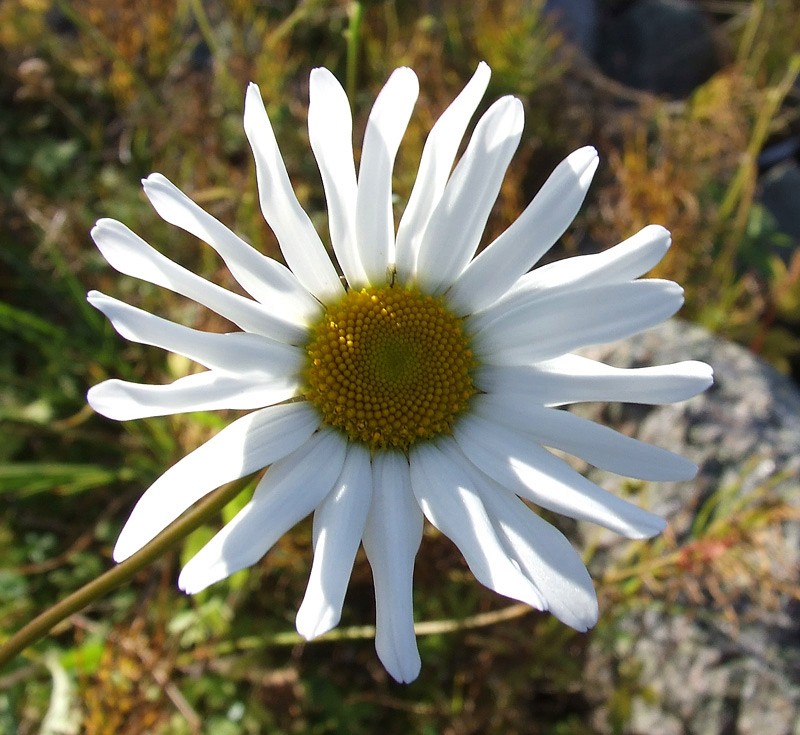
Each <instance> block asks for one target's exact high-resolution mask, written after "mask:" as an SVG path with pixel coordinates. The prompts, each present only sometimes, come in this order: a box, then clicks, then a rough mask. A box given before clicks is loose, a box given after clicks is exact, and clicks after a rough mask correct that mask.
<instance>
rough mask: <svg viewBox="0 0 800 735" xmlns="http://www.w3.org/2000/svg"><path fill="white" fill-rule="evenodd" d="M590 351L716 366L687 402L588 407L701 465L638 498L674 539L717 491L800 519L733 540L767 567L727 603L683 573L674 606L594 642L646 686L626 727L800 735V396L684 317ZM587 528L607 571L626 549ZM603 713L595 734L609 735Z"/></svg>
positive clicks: (682, 537) (614, 480) (640, 614)
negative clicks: (693, 473) (709, 381)
mask: <svg viewBox="0 0 800 735" xmlns="http://www.w3.org/2000/svg"><path fill="white" fill-rule="evenodd" d="M584 354H587V355H588V356H590V357H593V358H595V359H602V360H603V361H605V362H608V363H610V364H614V365H618V366H621V367H633V366H639V365H649V364H658V363H668V362H675V361H679V360H683V359H699V360H704V361H705V362H708V363H710V364H711V365H712V366H713V367H714V370H715V377H716V382H715V385H714V387H713V388H712V389H710V390H709V391H707V392H706V393H705V394H703V395H700V396H697V397H696V398H693V399H692V400H690V401H686V402H684V403H679V404H675V405H668V406H660V407H646V406H622V407H620V406H616V405H615V406H612V407H610V408H606V409H604V408H602V407H594V408H592V407H588V406H585V407H582V409H581V413H583V414H584V415H591V416H593V417H594V418H601V414H604V416H602V418H603V420H605V421H609V420H613V422H614V423H616V424H617V425H618V426H619V427H621V428H622V429H623V430H627V433H632V434H633V435H635V436H636V437H637V438H639V439H643V440H645V441H649V442H651V443H653V444H657V445H659V446H663V447H666V448H668V449H671V450H673V451H675V452H678V453H680V454H683V455H685V456H688V457H691V458H692V459H693V460H694V461H695V462H697V463H698V465H699V466H700V472H699V474H698V476H697V478H696V479H695V480H693V481H691V482H685V483H644V484H642V487H641V488H640V492H638V493H637V494H636V497H635V499H634V500H635V502H636V503H637V504H639V505H642V506H643V507H646V508H649V509H651V510H653V511H655V512H657V513H660V514H663V515H665V516H667V517H668V519H669V521H670V529H671V532H672V533H674V534H675V538H676V541H677V543H679V544H681V543H685V542H686V541H687V540H689V539H690V538H691V531H692V524H693V523H694V522H695V521H696V519H697V517H698V510H699V509H701V508H702V506H703V503H704V502H705V501H706V500H707V499H708V498H709V497H710V496H711V495H712V493H714V492H715V491H716V490H718V488H720V487H723V488H728V489H729V493H728V495H727V497H728V498H729V500H730V501H731V502H733V503H736V502H739V501H748V500H752V501H753V502H755V503H758V502H762V500H761V498H762V496H761V495H759V493H763V492H764V488H765V487H767V486H769V487H770V493H771V497H772V498H774V499H777V500H778V501H781V502H783V503H785V504H786V505H787V506H788V508H789V509H790V510H791V511H793V515H792V516H790V517H786V518H785V520H783V521H782V522H776V523H775V525H774V526H772V527H768V528H765V529H762V531H761V535H760V536H759V538H758V542H755V541H751V540H750V539H745V541H743V542H742V543H741V544H739V545H737V548H736V549H735V551H736V554H737V558H743V559H749V560H751V561H754V562H756V563H757V564H756V567H749V566H746V567H743V569H745V570H751V569H753V568H759V569H760V574H752V573H750V576H747V574H746V573H745V577H744V578H741V574H743V572H740V578H738V579H736V580H733V581H732V583H731V588H730V589H727V590H726V592H727V593H728V599H726V600H725V601H724V602H721V601H720V596H719V595H717V594H715V590H714V589H706V588H703V586H702V583H703V581H704V579H705V578H704V577H700V578H698V579H690V578H689V577H688V576H687V578H686V580H685V589H684V584H683V583H681V584H680V585H678V589H679V590H680V594H679V595H678V597H677V599H675V600H673V601H671V603H670V604H669V605H661V606H660V607H659V606H657V605H656V604H654V603H651V604H648V605H647V606H646V608H645V609H642V610H634V611H631V612H628V613H626V614H625V615H624V616H623V618H622V619H621V620H620V621H619V622H618V623H616V627H615V630H616V633H617V635H616V637H615V640H614V641H613V642H609V641H608V640H605V641H602V640H599V639H595V640H594V641H593V642H592V644H591V646H590V651H589V660H588V667H589V669H590V670H591V671H594V672H603V671H606V672H609V671H610V672H613V671H617V670H619V668H620V666H623V667H624V668H625V669H626V670H631V668H633V670H638V675H637V678H638V684H639V686H640V687H641V689H639V690H635V691H636V692H638V693H634V695H632V701H631V715H630V720H629V723H628V726H627V728H626V729H625V730H624V732H628V733H657V734H658V735H673V734H674V735H722V734H723V733H736V735H764V734H766V733H769V735H800V724H798V723H800V602H799V601H798V597H797V593H798V590H800V575H799V573H798V569H799V567H800V479H799V478H800V392H799V391H798V389H797V387H796V386H795V385H794V384H793V383H792V382H791V381H789V380H788V379H787V378H785V377H784V376H782V375H780V374H779V373H777V372H776V371H775V370H773V369H772V368H771V367H770V366H768V365H766V364H764V363H763V362H762V361H760V360H759V359H758V358H756V357H755V356H754V355H752V354H751V353H750V352H748V351H747V350H745V349H743V348H741V347H739V346H737V345H733V344H730V343H728V342H725V341H723V340H721V339H718V338H716V337H714V336H712V335H710V334H708V333H707V332H705V331H704V330H702V329H700V328H698V327H693V326H690V325H687V324H684V323H681V322H679V321H677V320H674V321H672V322H670V323H667V324H664V325H662V326H661V327H659V328H657V329H654V330H650V331H649V332H647V333H646V334H644V335H640V336H638V337H637V338H635V339H632V340H627V341H625V342H623V343H621V344H618V345H614V346H602V347H598V348H592V349H591V350H588V351H584ZM589 474H590V476H591V477H592V479H594V480H595V481H596V482H598V483H599V484H601V485H602V486H603V487H605V488H606V489H608V490H611V491H614V492H620V493H624V492H625V488H626V487H628V488H629V487H630V483H629V482H628V484H627V486H626V481H625V480H624V479H622V478H619V477H616V476H613V475H610V474H608V473H601V472H598V471H592V472H590V473H589ZM582 531H583V533H584V534H585V536H586V537H587V539H586V540H587V541H589V542H591V543H595V542H596V543H598V544H599V548H600V549H601V553H600V554H599V556H598V557H597V559H598V562H599V565H600V566H603V565H604V564H607V563H609V561H610V560H611V559H614V558H618V557H619V555H620V554H622V553H624V552H625V549H626V548H629V542H627V541H625V540H622V541H620V540H619V539H618V538H616V537H614V535H613V534H610V533H607V532H597V531H595V530H592V529H582ZM698 581H699V584H698ZM690 585H694V586H693V587H690ZM769 590H772V592H771V593H770V594H771V595H772V596H771V597H770V598H769V599H770V600H771V603H769V604H768V603H767V602H766V601H765V600H767V598H768V597H769V595H768V594H767V592H768V591H769ZM775 590H778V592H777V593H775V592H774V591H775ZM667 608H669V609H667ZM607 614H613V611H607ZM611 678H613V677H611ZM609 687H611V688H612V689H613V684H609ZM607 693H608V692H607ZM602 706H603V705H602V704H601V710H600V713H599V715H598V729H599V731H601V732H606V731H609V730H608V729H607V727H608V726H607V722H608V720H607V718H604V716H603V714H602ZM603 723H606V725H605V727H604V726H603Z"/></svg>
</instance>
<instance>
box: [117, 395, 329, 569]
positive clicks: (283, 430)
mask: <svg viewBox="0 0 800 735" xmlns="http://www.w3.org/2000/svg"><path fill="white" fill-rule="evenodd" d="M319 423H320V418H319V415H318V414H317V412H316V411H315V410H314V409H313V408H311V406H309V405H308V403H305V402H303V403H290V404H284V405H280V406H270V407H269V408H262V409H261V410H260V411H254V412H253V413H251V414H248V415H247V416H243V417H242V418H240V419H237V420H236V421H234V422H233V423H232V424H230V425H228V426H226V427H225V428H224V429H223V430H222V431H220V432H219V434H217V435H216V436H214V437H213V438H211V439H209V440H208V441H207V442H206V443H205V444H203V445H201V446H199V447H198V448H197V449H195V450H194V451H193V452H191V453H190V454H187V455H186V456H185V457H184V458H183V459H181V460H180V461H179V462H178V463H177V464H175V465H173V466H172V467H170V468H169V469H168V470H167V471H166V472H165V473H164V474H163V475H161V477H159V478H158V479H157V480H156V481H155V482H154V483H153V484H152V485H151V486H150V487H149V488H148V489H147V490H146V491H145V493H144V495H142V497H141V498H140V499H139V502H138V503H137V504H136V507H135V508H134V509H133V512H132V513H131V516H130V518H128V522H127V523H126V524H125V527H124V528H123V529H122V532H121V533H120V535H119V539H118V540H117V545H116V546H115V547H114V560H115V561H123V560H124V559H127V558H128V557H129V556H130V555H131V554H134V553H135V552H137V551H138V550H139V549H141V548H142V546H144V545H145V544H146V543H148V542H149V541H151V540H152V539H153V538H155V536H156V535H157V534H158V533H160V532H161V531H163V530H164V529H165V528H166V527H167V526H168V525H169V524H170V523H172V521H174V520H175V519H176V518H177V517H178V516H179V515H181V513H183V512H184V511H185V510H186V509H187V508H189V506H191V505H192V504H193V503H196V502H197V501H198V500H200V498H202V497H204V496H205V495H207V494H208V493H210V492H211V491H212V490H214V489H216V488H218V487H219V486H220V485H224V484H225V483H226V482H231V481H232V480H238V479H239V478H241V477H245V476H247V475H249V474H251V473H253V472H256V471H257V470H260V469H262V468H264V467H266V466H267V465H270V464H272V463H273V462H275V461H276V460H279V459H281V458H282V457H285V456H286V455H287V454H289V453H290V452H293V451H294V450H295V449H297V448H298V447H299V446H301V445H302V444H303V443H304V442H305V441H306V440H307V439H308V437H310V436H311V434H313V433H314V431H315V430H316V429H317V427H318V426H319Z"/></svg>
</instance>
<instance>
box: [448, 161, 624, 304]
mask: <svg viewBox="0 0 800 735" xmlns="http://www.w3.org/2000/svg"><path fill="white" fill-rule="evenodd" d="M598 162H599V159H598V157H597V151H596V150H595V149H594V148H592V147H591V146H586V147H585V148H580V149H579V150H577V151H575V152H574V153H572V154H570V155H569V156H567V158H566V159H564V160H563V161H562V162H561V163H560V164H559V165H558V166H557V167H556V169H555V171H553V173H552V174H550V177H549V178H548V179H547V181H546V182H545V183H544V186H542V188H541V189H540V190H539V192H538V194H536V196H535V197H534V198H533V201H532V202H531V203H530V204H529V205H528V206H527V207H526V209H525V211H524V212H523V213H522V214H521V215H520V216H519V218H518V219H517V220H516V221H515V222H514V223H513V224H512V225H511V226H510V227H509V228H508V229H507V230H506V231H505V232H504V233H503V234H502V235H500V237H498V238H497V239H496V240H495V241H494V242H492V243H491V244H490V245H489V246H488V247H486V249H485V250H483V252H481V253H479V254H478V256H477V257H476V258H475V259H474V260H473V261H472V262H471V263H470V264H469V265H468V266H467V268H466V270H465V271H464V272H463V273H462V274H461V275H460V276H459V277H458V280H457V281H456V282H455V283H454V284H453V286H452V288H451V289H450V291H449V293H448V300H449V302H450V305H451V307H452V308H453V310H454V311H455V312H456V313H458V314H461V315H463V314H471V313H474V312H476V311H480V310H481V309H485V308H486V307H487V306H490V305H491V304H492V303H494V302H495V301H497V300H498V299H499V298H500V297H501V296H502V295H503V294H504V293H505V292H506V291H507V290H508V289H509V288H510V287H511V286H512V285H513V284H514V282H515V281H516V280H517V279H518V278H519V277H520V276H521V275H522V274H523V273H525V271H527V270H528V269H529V268H531V267H532V266H533V264H534V263H536V262H537V261H538V260H539V258H541V257H542V255H544V254H545V253H546V252H547V251H548V250H549V249H550V248H551V247H553V245H554V244H555V242H556V240H558V238H559V237H561V235H563V234H564V232H565V231H566V229H567V227H569V225H570V224H571V223H572V220H573V219H575V215H577V214H578V210H579V209H580V207H581V204H583V200H584V197H585V196H586V192H587V191H588V190H589V184H591V183H592V178H593V176H594V172H595V171H596V170H597V164H598ZM633 277H635V276H633Z"/></svg>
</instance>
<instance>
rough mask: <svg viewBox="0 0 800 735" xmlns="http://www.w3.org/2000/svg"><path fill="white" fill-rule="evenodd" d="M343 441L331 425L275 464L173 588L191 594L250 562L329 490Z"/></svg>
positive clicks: (261, 554) (341, 457) (342, 455)
mask: <svg viewBox="0 0 800 735" xmlns="http://www.w3.org/2000/svg"><path fill="white" fill-rule="evenodd" d="M346 441H347V440H346V439H345V438H344V437H343V436H342V435H341V434H340V433H339V432H338V431H335V430H333V429H328V430H325V431H320V432H318V433H317V434H316V435H314V436H313V437H312V438H311V439H309V440H308V441H307V442H306V443H305V444H303V446H301V447H300V448H299V449H297V450H296V451H294V452H292V454H290V455H289V456H288V457H284V458H283V459H281V460H279V461H277V462H275V464H273V465H272V467H270V468H269V470H267V474H266V475H264V477H263V478H262V480H261V482H260V483H259V484H258V486H257V487H256V490H255V493H254V494H253V499H252V500H251V501H250V502H249V503H247V505H245V506H244V508H242V509H241V510H240V511H239V512H238V513H237V514H236V516H235V517H234V518H233V520H231V522H230V523H228V524H227V525H226V526H225V527H224V528H223V529H222V530H221V531H220V532H219V533H217V535H216V536H214V537H213V538H212V539H211V541H209V542H208V543H207V544H206V545H205V546H204V547H203V548H202V549H200V551H198V552H197V554H195V556H194V557H192V559H191V560H190V561H189V563H188V564H187V565H186V566H185V567H184V568H183V571H182V572H181V574H180V577H178V586H179V587H180V588H181V589H182V590H183V591H184V592H186V593H187V594H194V593H195V592H200V590H204V589H205V588H206V587H208V586H209V585H210V584H213V583H214V582H218V581H219V580H221V579H225V577H228V576H230V575H231V574H233V573H234V572H238V571H239V570H240V569H244V568H245V567H249V566H251V565H252V564H255V563H256V562H257V561H258V560H259V559H260V558H261V557H262V556H264V554H266V553H267V551H269V550H270V548H272V546H273V544H274V543H275V542H276V541H277V540H278V539H279V538H280V537H281V536H283V534H284V533H286V532H287V531H288V530H289V529H290V528H291V527H292V526H294V525H295V524H296V523H298V522H299V521H301V520H302V519H303V518H305V517H306V516H307V515H308V514H309V513H311V511H312V510H314V508H315V507H316V506H317V505H318V504H319V503H320V502H321V501H322V499H323V498H324V497H325V496H326V495H327V494H328V493H329V492H330V490H331V488H332V487H333V483H334V482H336V478H337V476H338V475H339V471H340V470H341V468H342V462H343V461H344V455H345V448H346Z"/></svg>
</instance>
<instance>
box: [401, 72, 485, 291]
mask: <svg viewBox="0 0 800 735" xmlns="http://www.w3.org/2000/svg"><path fill="white" fill-rule="evenodd" d="M491 74H492V72H491V70H490V69H489V65H488V64H486V62H483V61H481V63H480V64H478V68H477V69H476V70H475V74H473V75H472V79H470V81H469V82H468V83H467V86H466V87H464V89H463V90H462V91H461V94H459V95H458V97H456V98H455V99H454V100H453V102H452V103H451V104H450V106H449V107H448V108H447V109H446V110H445V111H444V112H443V113H442V115H441V116H440V117H439V119H438V120H437V121H436V124H435V125H434V126H433V128H431V132H430V133H429V134H428V139H427V140H426V141H425V147H424V148H423V149H422V158H421V159H420V163H419V173H418V174H417V179H416V181H415V182H414V188H413V189H412V190H411V196H409V198H408V204H407V205H406V208H405V211H404V212H403V216H402V218H401V219H400V224H399V225H398V228H397V253H396V260H397V274H398V276H399V277H400V280H401V282H402V283H405V282H407V281H409V280H410V279H411V277H412V276H413V274H414V273H415V271H416V264H417V253H418V252H419V245H420V242H421V240H422V234H423V233H424V232H425V228H426V227H427V226H428V220H429V219H430V216H431V213H432V212H433V210H434V208H435V207H436V205H437V204H438V203H439V200H440V199H441V197H442V192H443V191H444V187H445V184H446V183H447V179H448V178H449V176H450V172H451V171H452V169H453V161H454V160H455V157H456V153H457V152H458V146H459V145H460V143H461V139H462V138H463V137H464V132H465V131H466V129H467V125H469V121H470V119H471V118H472V115H473V114H474V113H475V110H476V108H477V107H478V105H479V104H480V101H481V99H483V95H484V93H485V92H486V87H487V86H488V84H489V78H490V76H491Z"/></svg>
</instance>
